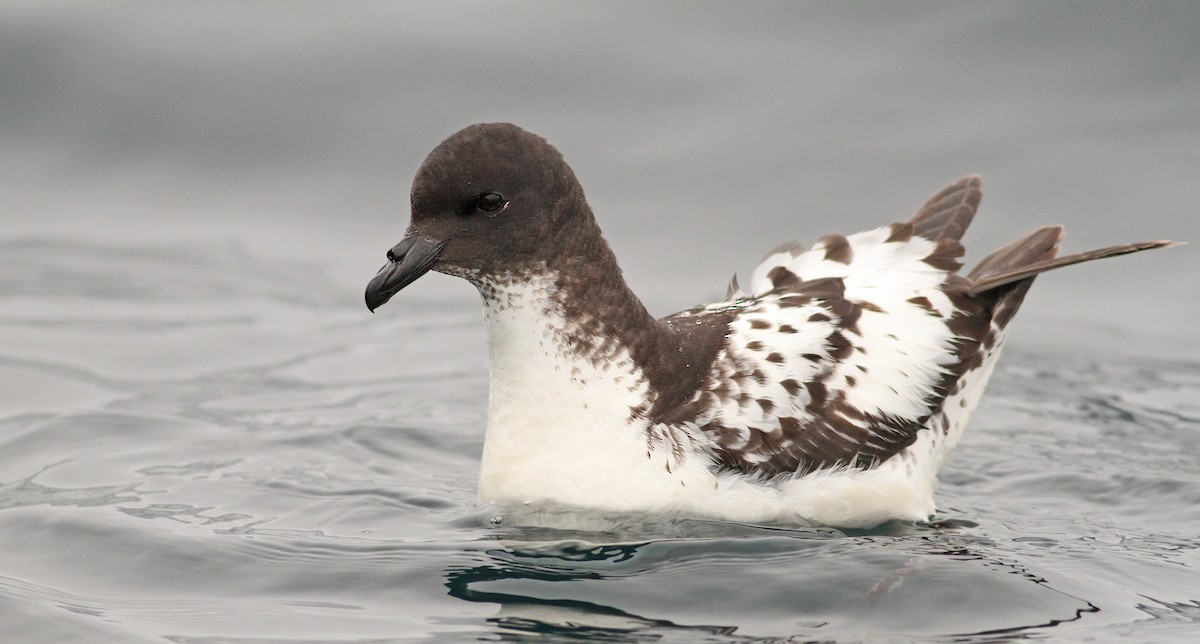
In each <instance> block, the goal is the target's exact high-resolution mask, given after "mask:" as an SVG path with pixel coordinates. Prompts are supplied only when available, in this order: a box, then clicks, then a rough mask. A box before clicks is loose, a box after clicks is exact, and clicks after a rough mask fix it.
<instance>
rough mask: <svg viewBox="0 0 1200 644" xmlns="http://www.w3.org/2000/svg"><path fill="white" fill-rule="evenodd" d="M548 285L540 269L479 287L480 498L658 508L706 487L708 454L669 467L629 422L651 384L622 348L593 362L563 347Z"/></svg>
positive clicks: (558, 310) (562, 323)
mask: <svg viewBox="0 0 1200 644" xmlns="http://www.w3.org/2000/svg"><path fill="white" fill-rule="evenodd" d="M553 288H554V276H553V275H542V276H534V277H529V278H523V279H521V280H514V281H510V282H508V283H504V284H499V285H489V286H488V287H485V289H481V290H485V292H487V293H488V295H486V296H485V302H484V320H485V322H486V326H487V336H488V351H489V354H490V361H491V391H490V395H489V399H488V428H487V437H486V439H485V442H484V451H483V462H482V465H481V471H480V477H479V498H480V500H481V501H484V502H491V501H509V502H512V501H517V502H524V501H537V500H549V501H554V502H558V503H565V504H570V505H578V506H590V507H613V508H645V509H655V508H662V507H667V506H670V505H672V504H673V503H675V502H676V501H677V498H678V497H679V496H687V495H689V494H691V493H693V491H695V492H698V491H699V490H701V489H703V488H705V487H708V488H710V489H711V487H712V486H713V484H714V478H713V476H712V474H711V473H709V471H708V468H707V467H705V466H703V465H702V464H701V462H700V461H702V460H704V459H696V458H688V459H687V461H688V462H687V464H685V466H683V467H668V466H669V465H670V464H669V462H668V454H666V453H663V452H662V450H656V449H653V448H652V447H651V446H650V444H649V443H648V441H647V438H646V437H647V434H646V421H644V420H642V419H640V418H631V409H633V408H635V407H638V406H639V405H640V404H641V403H643V402H644V401H645V400H646V396H647V394H648V385H647V383H646V380H645V378H644V377H643V376H642V374H641V372H640V370H638V369H637V368H636V367H635V365H634V363H633V361H632V360H631V359H630V357H629V353H628V351H625V350H620V351H619V352H617V354H616V358H615V359H614V360H612V361H611V362H608V363H607V364H605V365H604V366H603V367H598V366H596V365H594V364H592V362H591V361H590V360H588V359H586V358H584V357H581V356H579V355H576V354H575V353H574V352H573V351H572V350H571V349H570V347H569V345H567V344H566V342H565V338H566V337H568V336H569V334H570V332H571V329H569V328H568V322H567V320H566V319H565V317H564V316H563V313H562V307H561V305H559V304H558V303H557V302H556V301H555V298H554V297H553V296H552V293H553ZM689 487H690V488H692V489H691V490H689Z"/></svg>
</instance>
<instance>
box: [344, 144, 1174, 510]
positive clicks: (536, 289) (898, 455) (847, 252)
mask: <svg viewBox="0 0 1200 644" xmlns="http://www.w3.org/2000/svg"><path fill="white" fill-rule="evenodd" d="M981 198H982V192H981V190H980V179H979V178H978V177H966V178H964V179H961V180H959V181H958V182H956V183H954V184H953V185H951V186H949V187H947V188H946V189H944V190H943V191H942V192H940V193H938V194H937V195H935V196H934V197H933V198H932V199H930V200H929V201H928V202H927V203H926V204H925V205H924V206H922V207H921V208H920V209H919V210H918V211H917V213H916V214H915V215H914V216H913V217H912V218H910V219H909V220H908V221H907V222H904V223H894V224H890V225H887V226H884V227H881V228H878V229H875V230H871V231H867V232H862V233H857V234H854V235H849V236H841V235H827V236H825V237H822V238H820V239H819V240H818V241H817V242H816V243H815V244H814V245H813V247H812V249H811V250H807V251H805V250H803V248H802V247H801V246H799V245H797V244H786V245H784V246H781V247H779V248H777V249H776V250H775V251H772V252H771V253H770V254H768V256H767V257H766V259H765V260H764V261H763V262H762V264H760V265H759V266H758V267H757V268H756V269H755V271H754V273H753V275H752V276H751V279H750V283H749V291H748V292H745V293H743V292H741V291H740V289H738V288H737V287H736V284H734V285H731V293H730V296H729V297H728V298H727V300H726V301H723V302H718V303H715V304H710V305H706V306H698V307H695V308H692V309H689V310H686V311H682V312H680V313H677V314H675V315H672V316H668V317H666V318H664V319H662V320H658V321H656V320H654V319H653V318H651V317H650V316H649V314H647V313H646V311H645V308H644V307H643V306H642V305H641V303H640V301H638V300H637V298H636V296H634V295H633V294H632V292H631V291H630V290H629V289H628V287H627V286H626V285H625V282H624V280H623V279H621V276H620V269H619V268H618V267H617V265H616V260H615V258H614V257H613V255H612V252H611V250H609V248H608V246H607V244H606V243H605V242H604V240H603V238H602V237H601V235H600V232H599V229H598V227H596V225H595V220H594V218H593V217H592V214H591V210H590V208H588V206H587V203H586V200H584V198H583V193H582V189H580V188H579V186H578V182H577V181H576V179H575V177H574V174H573V173H572V172H571V170H570V168H569V167H568V166H567V165H566V163H565V162H564V161H563V160H562V158H561V156H559V155H558V153H557V151H556V150H554V149H553V148H552V147H550V146H549V144H547V143H546V142H545V141H543V140H542V139H540V138H538V137H535V136H533V135H531V134H529V133H527V132H524V131H522V130H520V129H519V128H515V127H514V126H510V125H504V124H492V125H483V126H472V127H471V128H467V129H466V130H463V131H462V132H460V133H458V134H456V135H454V136H452V137H451V138H450V139H447V141H446V142H444V143H443V144H442V145H440V146H439V147H438V148H437V149H435V150H434V152H433V153H431V154H430V156H429V158H428V159H427V160H426V162H425V164H424V165H423V166H422V169H421V171H420V172H419V173H418V176H417V179H416V181H415V182H414V187H413V223H412V225H411V226H410V230H409V236H408V237H407V238H406V240H405V241H404V242H402V243H401V244H400V245H398V246H397V247H396V248H395V249H393V252H392V253H390V254H389V258H390V259H391V260H392V261H391V262H390V263H389V265H387V266H385V267H384V269H383V270H382V271H381V272H380V274H379V276H377V277H376V278H375V280H373V281H372V283H371V286H370V287H368V292H367V300H368V305H369V306H371V307H372V308H375V307H376V306H378V305H380V304H382V302H383V301H386V299H387V298H388V297H390V296H391V295H392V294H393V293H395V291H397V290H399V288H402V287H403V285H404V284H407V283H408V282H411V281H412V279H415V278H416V276H419V275H420V274H421V273H423V272H424V271H425V270H429V269H432V270H435V271H440V272H445V273H448V274H452V275H456V276H460V277H464V278H466V279H468V280H469V281H471V282H472V283H474V284H475V285H476V286H477V287H478V288H479V291H480V293H481V295H482V297H483V300H484V311H485V321H486V323H487V327H488V338H489V351H490V357H491V364H492V391H491V398H490V400H491V402H490V407H489V421H488V435H487V440H486V442H485V448H484V459H483V470H482V472H481V476H480V497H481V499H483V500H485V501H536V500H540V501H551V502H557V503H563V504H568V505H577V506H587V507H599V508H605V509H612V510H634V509H637V510H651V511H653V510H666V509H675V510H684V511H688V512H694V513H699V514H703V515H709V516H718V517H724V518H730V519H738V520H764V519H786V518H789V517H790V518H797V517H803V518H807V519H811V520H815V521H819V522H823V523H829V524H836V525H844V526H865V525H873V524H875V523H879V522H881V521H885V520H888V519H896V518H899V519H922V518H925V517H927V516H929V515H930V514H931V513H932V512H933V510H934V504H933V489H934V487H935V485H936V474H937V470H938V469H939V468H940V467H941V464H942V462H943V461H944V459H945V457H946V455H947V454H948V453H949V451H950V450H951V449H952V448H953V446H954V444H955V443H956V442H957V440H958V438H959V436H960V435H961V433H962V431H963V428H964V427H965V425H966V423H967V421H968V419H969V417H970V415H971V412H972V411H973V409H974V407H975V405H976V403H977V402H978V400H979V398H980V396H981V395H982V393H983V390H984V387H985V386H986V383H987V380H988V377H989V376H990V374H991V371H992V369H993V367H994V366H995V362H996V359H997V357H998V355H999V352H1000V349H1001V347H1002V345H1003V341H1004V335H1005V330H1006V327H1007V325H1008V323H1009V321H1010V320H1011V319H1012V316H1013V314H1015V312H1016V310H1017V308H1018V307H1019V306H1020V304H1021V300H1022V298H1023V297H1024V295H1025V292H1026V291H1027V290H1028V288H1029V286H1030V284H1031V283H1032V281H1033V279H1034V276H1035V275H1036V274H1038V273H1040V272H1044V271H1046V270H1050V269H1052V268H1058V267H1060V266H1066V265H1069V264H1074V263H1078V262H1082V261H1087V260H1090V259H1098V258H1101V257H1108V256H1111V255H1117V254H1122V253H1130V252H1135V251H1138V250H1145V249H1149V248H1158V247H1162V246H1165V245H1168V242H1146V243H1141V244H1129V245H1124V246H1116V247H1112V248H1107V249H1102V250H1099V251H1092V252H1090V253H1082V254H1078V255H1070V256H1066V257H1061V258H1056V254H1057V249H1058V242H1059V240H1060V239H1061V236H1062V230H1061V228H1059V227H1047V228H1041V229H1038V230H1036V231H1034V232H1033V233H1031V234H1029V235H1027V236H1026V237H1023V238H1021V239H1019V240H1017V241H1015V242H1013V243H1011V244H1009V245H1007V246H1004V247H1003V248H1001V249H999V250H997V251H996V252H994V253H993V254H991V255H989V256H988V257H987V258H985V259H984V260H983V261H982V262H980V264H979V265H978V266H977V267H975V268H974V269H973V270H972V271H971V272H970V273H969V274H967V275H965V276H964V275H961V274H959V272H958V271H959V269H960V268H961V265H960V263H959V261H958V259H959V258H960V257H961V256H962V254H963V248H962V245H961V243H960V240H961V238H962V236H963V234H964V233H965V232H966V230H967V228H968V227H969V225H970V223H971V219H972V218H973V217H974V215H975V212H976V210H977V208H978V206H979V203H980V200H981ZM501 203H502V204H503V205H499V206H498V205H497V204H501ZM493 207H495V208H494V209H492V208H493ZM472 208H474V209H475V210H472ZM397 285H398V286H397Z"/></svg>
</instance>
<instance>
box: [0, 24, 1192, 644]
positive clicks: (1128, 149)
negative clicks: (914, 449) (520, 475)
mask: <svg viewBox="0 0 1200 644" xmlns="http://www.w3.org/2000/svg"><path fill="white" fill-rule="evenodd" d="M1197 70H1200V10H1198V9H1197V5H1195V4H1194V3H1188V2H1179V3H1169V2H1156V3H1139V4H1127V3H1112V4H1108V3H1096V2H1084V3H1054V4H1048V5H1027V4H1022V3H1004V2H988V3H953V4H940V3H916V4H913V3H906V4H904V5H892V4H881V5H874V4H861V3H856V4H847V3H805V4H793V3H738V4H730V5H723V4H707V3H659V4H646V3H603V4H597V5H565V4H559V3H459V2H447V3H441V2H439V3H352V4H342V3H338V4H333V3H330V4H312V3H290V2H289V3H283V2H280V3H267V2H248V3H207V4H179V3H169V4H141V3H111V4H105V5H90V4H84V3H63V2H6V3H3V5H0V141H2V142H3V145H0V220H2V225H0V641H4V642H68V641H97V642H118V641H119V642H141V641H145V642H163V641H168V642H179V643H185V642H188V643H190V642H375V641H405V640H440V641H471V640H487V641H523V640H527V639H528V640H539V641H620V642H642V641H665V642H742V641H760V640H761V641H772V642H775V641H848V642H853V641H870V642H889V641H910V640H920V641H945V642H998V641H1012V640H1058V641H1083V640H1089V641H1112V642H1173V641H1179V642H1185V641H1195V640H1196V639H1197V638H1200V550H1198V548H1200V402H1198V401H1200V342H1198V341H1197V334H1196V331H1195V321H1196V320H1198V319H1200V280H1197V279H1195V278H1196V276H1197V275H1200V265H1198V263H1197V261H1196V259H1195V253H1194V250H1192V249H1193V248H1194V247H1183V248H1175V249H1170V250H1165V251H1156V252H1153V253H1146V254H1142V255H1138V256H1135V257H1129V258H1119V259H1113V260H1108V261H1106V262H1104V263H1102V264H1097V265H1094V266H1093V265H1088V266H1081V267H1077V268H1074V269H1070V270H1068V271H1064V272H1062V273H1061V274H1058V273H1055V274H1051V275H1046V276H1044V277H1042V278H1040V279H1039V282H1038V284H1037V285H1035V287H1034V290H1033V292H1032V293H1031V295H1030V297H1029V298H1028V300H1027V303H1026V305H1025V308H1024V309H1023V310H1022V312H1021V314H1020V315H1018V317H1017V320H1016V321H1015V323H1014V325H1015V326H1014V333H1013V335H1012V337H1011V340H1010V344H1009V347H1008V349H1007V350H1006V353H1005V356H1004V358H1003V359H1002V361H1001V365H1000V367H999V369H998V370H997V373H996V375H995V376H994V378H993V381H992V385H991V387H990V390H989V392H988V395H987V396H986V397H985V399H984V402H983V404H982V405H981V407H980V409H979V411H978V412H977V413H976V416H975V419H974V420H973V423H972V426H971V428H970V429H969V430H968V432H967V434H966V436H965V438H964V439H963V441H962V443H961V444H960V446H959V447H958V449H957V451H956V452H955V454H954V455H953V456H952V457H951V459H950V461H949V463H948V465H947V466H946V468H945V469H944V470H943V472H942V477H941V478H942V485H941V488H940V489H939V492H938V500H939V515H938V521H936V522H935V523H934V524H931V525H923V524H922V525H913V524H905V523H894V524H887V525H883V526H880V527H878V528H875V529H871V530H865V531H854V532H844V531H839V530H834V529H830V528H827V527H823V526H817V525H811V526H808V525H805V526H796V525H788V526H781V525H740V524H730V523H723V522H714V521H707V520H701V519H696V518H692V517H683V516H628V515H621V516H609V515H596V514H587V513H578V512H566V511H563V510H561V509H556V508H508V507H494V506H487V507H480V506H477V505H476V504H475V501H474V489H475V482H476V476H477V471H478V461H479V454H480V450H481V445H482V438H483V428H484V425H485V422H486V401H487V394H488V392H487V363H486V356H485V352H484V341H483V332H482V325H481V323H480V319H479V310H478V301H477V298H476V296H475V295H474V294H473V292H472V290H471V289H470V287H468V286H466V285H465V284H463V283H460V282H458V281H455V280H453V279H451V278H448V277H445V276H440V275H431V276H429V277H426V278H424V279H423V280H422V281H421V282H420V283H419V284H417V285H415V286H414V287H413V289H412V290H411V291H405V292H404V293H402V294H401V295H399V296H397V297H396V298H395V299H394V300H393V301H392V302H391V303H389V304H388V305H387V306H386V307H384V308H382V309H381V310H380V311H379V312H378V313H377V314H376V315H373V316H372V315H370V314H369V313H367V311H366V309H365V307H363V305H362V302H361V293H362V288H363V287H364V286H365V284H366V281H367V280H368V279H369V278H370V277H371V276H372V275H373V274H374V272H375V270H376V269H377V268H378V266H379V265H380V264H381V263H382V262H383V261H384V260H383V254H384V252H385V251H386V250H387V249H388V248H390V247H391V246H392V245H393V244H394V243H395V242H396V241H398V240H399V238H400V236H401V234H402V231H403V228H404V226H405V224H406V219H407V206H406V195H407V189H408V182H409V181H410V180H411V176H412V173H413V171H414V170H415V168H416V166H417V165H418V164H419V163H420V161H421V159H422V158H423V156H424V155H425V154H426V153H427V152H428V150H429V149H430V148H431V147H432V146H433V145H434V144H436V143H437V142H438V141H439V140H440V139H442V138H444V137H445V136H446V135H448V134H450V133H451V132H453V131H454V130H456V129H458V128H459V127H461V126H463V125H466V124H469V123H472V122H477V121H487V120H511V121H514V122H517V123H519V124H521V125H523V126H524V127H527V128H528V129H531V130H533V131H535V132H538V133H540V134H542V135H545V136H547V137H548V138H550V139H551V141H552V142H554V143H555V144H556V145H558V147H559V148H560V149H561V150H562V151H563V152H564V154H565V155H566V157H567V159H568V161H570V162H571V163H572V164H573V166H574V167H575V169H576V171H577V173H578V174H579V176H580V177H581V179H582V181H583V183H584V186H585V188H586V189H587V190H588V194H589V198H590V200H591V202H592V205H593V206H594V208H595V210H596V211H597V214H598V217H599V219H600V222H601V225H602V227H604V228H605V230H606V231H608V233H609V237H610V240H611V241H612V243H613V245H614V247H615V249H616V250H617V253H618V255H619V256H620V257H621V259H622V262H623V265H624V266H625V268H626V273H627V277H628V279H629V280H630V282H631V283H632V284H633V286H634V288H635V289H636V290H638V291H639V292H640V293H643V294H644V296H645V299H646V301H647V303H648V305H649V306H650V308H651V310H653V311H655V312H656V313H659V314H666V313H669V312H671V311H672V310H676V309H680V308H683V307H686V306H688V305H691V304H695V303H698V302H702V301H705V300H708V299H711V298H714V297H718V296H720V295H721V294H722V293H723V292H724V283H725V282H726V281H727V280H728V278H729V276H730V274H732V273H733V272H734V271H735V270H737V271H740V272H741V273H742V275H743V277H744V276H745V275H746V274H747V273H748V271H749V270H750V269H751V268H752V265H753V263H754V261H755V260H756V259H757V258H758V257H760V256H761V255H762V254H763V253H764V252H765V251H767V250H768V249H770V248H771V247H773V246H775V245H776V244H777V243H779V242H781V241H785V240H788V239H793V238H795V239H801V240H804V241H807V242H811V241H813V240H815V239H816V238H817V237H819V236H820V235H823V234H825V233H831V232H840V233H850V232H855V231H857V230H860V229H865V228H868V227H873V226H875V225H878V224H882V223H885V222H888V221H893V220H897V219H902V218H904V217H906V216H907V215H908V214H909V213H910V212H911V211H912V210H913V209H914V208H915V207H916V206H917V205H919V204H920V203H921V201H922V200H923V199H924V198H925V197H926V196H928V195H929V194H932V193H933V192H935V191H936V190H937V189H939V188H940V187H941V186H942V185H944V184H945V183H948V182H950V181H952V180H953V179H955V178H957V177H958V176H960V175H962V174H966V173H969V172H981V173H982V174H984V176H985V192H986V194H987V196H986V197H985V200H984V203H983V207H982V209H981V214H980V217H979V219H978V220H977V222H976V225H975V229H973V230H972V233H971V234H970V235H968V237H967V245H968V248H969V255H970V256H971V257H973V258H979V257H981V256H982V255H983V253H985V252H986V251H988V250H990V249H991V248H992V247H995V246H999V245H1001V244H1002V243H1005V242H1007V241H1008V240H1009V239H1011V238H1013V237H1016V236H1017V235H1019V234H1022V233H1024V232H1026V231H1027V230H1028V229H1030V228H1032V227H1034V226H1036V225H1039V224H1046V223H1063V224H1065V225H1066V227H1067V230H1068V240H1067V243H1066V246H1067V247H1068V249H1070V250H1082V249H1085V248H1089V247H1094V246H1103V245H1107V244H1113V243H1120V242H1126V241H1133V240H1136V239H1155V238H1174V239H1182V240H1192V241H1196V240H1198V239H1200V216H1198V213H1197V210H1196V208H1197V206H1196V204H1200V107H1198V106H1200V71H1197Z"/></svg>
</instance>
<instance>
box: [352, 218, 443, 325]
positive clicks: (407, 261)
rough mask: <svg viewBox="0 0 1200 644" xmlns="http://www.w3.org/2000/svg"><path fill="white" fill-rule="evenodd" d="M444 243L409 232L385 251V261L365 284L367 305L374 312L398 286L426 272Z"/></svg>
mask: <svg viewBox="0 0 1200 644" xmlns="http://www.w3.org/2000/svg"><path fill="white" fill-rule="evenodd" d="M444 245H445V244H444V242H439V241H434V240H432V239H426V238H424V237H422V236H420V235H409V236H408V237H405V238H404V241H402V242H400V243H399V244H396V245H395V246H394V247H393V248H392V249H391V250H389V251H388V255H387V256H388V263H387V264H384V265H383V268H381V269H379V273H377V274H376V275H375V277H373V278H371V282H370V283H369V284H367V292H366V300H367V308H368V309H370V310H371V312H374V311H375V309H377V308H379V307H381V306H383V303H384V302H387V301H388V299H390V298H391V297H392V296H393V295H395V294H396V293H399V292H400V289H402V288H404V287H405V286H408V285H409V284H412V283H413V282H415V281H417V278H418V277H420V276H422V275H424V274H425V273H428V272H429V269H431V268H433V264H434V263H435V262H437V258H438V254H440V253H441V252H442V246H444Z"/></svg>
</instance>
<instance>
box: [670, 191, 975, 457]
mask: <svg viewBox="0 0 1200 644" xmlns="http://www.w3.org/2000/svg"><path fill="white" fill-rule="evenodd" d="M979 195H980V193H979V181H978V178H977V177H968V178H966V179H963V180H962V181H959V182H958V183H956V184H954V185H952V186H950V187H949V188H947V189H946V190H944V191H942V192H941V193H939V194H938V195H936V196H935V197H934V198H933V199H931V200H930V201H929V203H927V204H926V205H925V206H924V207H923V208H922V209H921V210H919V211H918V212H917V214H916V215H915V216H914V217H913V218H912V219H911V220H910V221H909V222H907V223H903V224H892V225H890V226H885V227H883V228H879V229H876V230H872V231H868V232H864V233H859V234H856V235H851V236H849V237H843V236H840V235H829V236H826V237H823V238H821V240H819V241H818V242H817V244H816V245H815V246H814V247H813V249H812V250H810V251H807V252H805V251H803V249H802V248H801V247H800V246H798V245H794V244H793V245H785V246H783V247H780V248H777V249H776V250H774V251H772V253H770V254H769V255H768V257H767V258H766V260H764V262H763V263H762V264H761V265H760V266H759V267H758V268H757V269H756V270H755V272H754V274H753V277H752V279H751V281H750V285H749V286H750V294H749V296H748V297H747V298H745V299H743V300H740V301H738V302H735V303H730V304H729V305H730V306H736V308H737V314H736V316H735V317H733V318H732V320H731V321H730V322H729V327H728V329H729V330H728V335H727V338H726V342H725V346H724V348H723V350H722V351H721V353H720V354H719V355H718V356H717V359H716V361H715V362H714V366H713V369H712V373H711V374H710V377H709V378H708V379H707V380H706V381H705V383H704V385H703V386H702V388H701V390H700V391H699V392H698V393H697V394H696V396H695V398H694V399H693V405H692V406H691V409H690V412H691V413H692V415H693V418H694V420H693V421H692V422H694V423H695V425H696V427H697V428H698V430H699V431H701V432H702V433H703V434H704V435H706V436H707V438H708V439H709V442H710V444H711V446H712V450H713V453H714V456H715V457H716V458H717V459H718V460H719V461H720V462H721V463H722V465H723V466H725V467H728V468H731V469H735V470H739V471H743V472H747V473H749V472H755V473H760V474H763V475H767V476H775V475H790V474H793V473H796V472H808V471H814V470H818V469H825V468H831V467H838V466H851V467H870V466H872V465H874V464H877V463H879V462H881V461H883V460H886V459H887V458H889V457H890V456H892V455H894V454H896V453H897V452H899V451H900V450H903V449H904V448H905V447H907V446H908V445H910V444H911V443H912V442H913V441H914V440H915V439H916V436H917V432H918V430H920V429H921V428H922V427H923V426H924V425H925V423H926V422H927V421H928V419H929V417H930V415H931V414H933V413H934V412H936V411H937V410H938V409H939V407H940V405H941V403H942V400H943V399H944V398H945V396H946V393H947V390H948V389H949V387H950V386H951V385H952V384H953V380H954V379H955V378H956V377H957V375H958V374H959V373H961V367H962V365H963V364H964V359H965V358H966V356H964V355H962V354H961V352H960V348H961V342H960V338H961V335H960V333H959V331H960V330H962V329H959V327H964V325H965V324H966V322H968V321H969V320H967V319H966V318H970V319H971V320H974V319H975V318H985V317H988V316H989V315H990V313H989V312H987V311H982V310H980V307H978V306H974V305H973V303H972V302H970V301H966V302H965V305H967V308H969V309H972V310H971V311H963V310H962V307H963V306H964V302H960V301H956V300H964V299H967V300H969V298H966V296H965V292H966V290H967V288H968V287H969V282H968V281H967V280H966V279H964V278H961V277H958V276H957V275H955V274H954V272H955V271H956V270H957V269H958V268H959V266H960V265H959V263H958V261H957V258H958V257H960V256H961V255H962V246H961V245H960V244H959V243H958V241H957V239H958V237H959V236H961V235H962V233H963V232H964V231H965V230H966V227H967V225H968V224H969V223H970V219H971V217H972V216H973V215H974V212H975V208H976V207H977V206H978V204H979ZM918 232H920V233H924V234H925V235H929V237H926V236H922V235H921V234H917V233H918ZM958 294H962V296H961V297H960V296H959V295H958ZM984 324H986V322H984ZM977 346H978V345H977V344H976V345H975V347H976V348H977Z"/></svg>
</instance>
